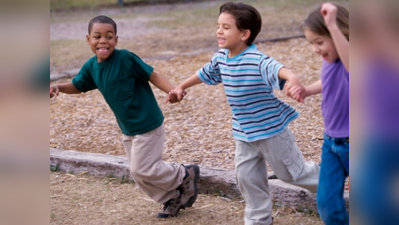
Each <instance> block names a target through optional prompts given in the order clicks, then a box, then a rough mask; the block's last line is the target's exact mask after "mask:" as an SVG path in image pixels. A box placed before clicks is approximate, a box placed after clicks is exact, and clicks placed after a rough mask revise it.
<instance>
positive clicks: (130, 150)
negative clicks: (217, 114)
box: [50, 16, 199, 218]
mask: <svg viewBox="0 0 399 225" xmlns="http://www.w3.org/2000/svg"><path fill="white" fill-rule="evenodd" d="M116 30H117V26H116V23H115V22H114V21H113V20H112V19H111V18H109V17H106V16H97V17H95V18H93V19H92V20H91V21H90V22H89V27H88V31H89V34H88V35H86V39H87V43H88V45H89V46H90V48H91V50H92V51H93V52H94V54H95V56H93V57H92V58H90V59H89V60H88V61H87V62H86V63H85V64H84V65H83V67H82V68H81V70H80V72H79V74H78V75H77V76H76V77H75V78H74V79H73V80H72V82H67V83H62V84H54V85H51V86H50V98H52V97H56V96H58V94H59V92H62V93H66V94H79V93H82V92H87V91H90V90H94V89H98V90H99V91H100V92H101V93H102V95H103V96H104V99H105V101H106V102H107V103H108V105H109V106H110V107H111V109H112V111H113V112H114V114H115V117H116V120H117V122H118V125H119V127H120V129H121V131H122V133H123V145H124V147H125V151H126V155H127V158H128V161H129V166H130V173H131V175H132V177H133V179H134V181H135V182H136V184H137V185H138V186H139V187H140V188H141V189H142V190H143V191H144V192H145V193H146V194H147V195H148V196H149V197H151V198H152V199H153V200H154V201H156V202H158V203H161V204H164V209H163V211H162V212H159V213H158V215H157V217H159V218H167V217H169V216H172V217H174V216H177V213H178V212H179V210H180V209H184V208H186V207H191V206H192V205H193V204H194V202H195V200H196V198H197V195H198V188H197V179H198V177H199V167H198V166H196V165H188V166H183V165H180V164H175V163H168V162H164V161H162V152H163V143H164V126H163V120H164V117H163V114H162V111H161V109H160V108H159V106H158V103H157V101H156V99H155V96H154V94H153V92H152V89H151V87H150V84H149V83H148V82H151V83H152V84H153V85H155V86H156V87H157V88H159V89H161V90H162V91H164V92H165V93H169V92H170V91H171V90H173V89H174V86H173V85H172V84H170V83H169V82H168V81H167V80H166V79H165V78H164V77H163V76H161V75H159V74H158V73H156V72H154V71H153V70H154V69H153V68H152V67H151V66H149V65H147V64H146V63H144V62H143V61H142V60H141V59H140V58H139V57H138V56H136V55H135V54H134V53H132V52H130V51H128V50H119V49H115V46H116V45H117V43H118V36H117V35H116ZM170 101H171V102H175V101H176V100H174V99H171V100H170Z"/></svg>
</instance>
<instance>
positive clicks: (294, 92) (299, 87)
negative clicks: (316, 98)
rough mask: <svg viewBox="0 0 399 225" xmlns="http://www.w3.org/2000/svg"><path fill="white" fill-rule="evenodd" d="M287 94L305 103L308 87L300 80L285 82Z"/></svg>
mask: <svg viewBox="0 0 399 225" xmlns="http://www.w3.org/2000/svg"><path fill="white" fill-rule="evenodd" d="M285 95H286V96H287V97H290V98H292V99H295V100H296V101H298V102H300V103H304V102H305V98H306V97H307V96H306V88H305V86H303V84H302V83H301V82H300V81H299V80H297V81H295V82H293V81H291V82H288V83H286V84H285Z"/></svg>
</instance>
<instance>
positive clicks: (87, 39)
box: [86, 34, 90, 45]
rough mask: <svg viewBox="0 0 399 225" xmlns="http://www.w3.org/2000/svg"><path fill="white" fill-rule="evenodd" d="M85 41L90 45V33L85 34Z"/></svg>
mask: <svg viewBox="0 0 399 225" xmlns="http://www.w3.org/2000/svg"><path fill="white" fill-rule="evenodd" d="M86 41H87V44H88V45H90V35H88V34H87V35H86Z"/></svg>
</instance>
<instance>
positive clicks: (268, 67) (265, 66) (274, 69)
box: [259, 56, 285, 90]
mask: <svg viewBox="0 0 399 225" xmlns="http://www.w3.org/2000/svg"><path fill="white" fill-rule="evenodd" d="M283 67H285V66H284V65H283V64H281V63H279V62H278V61H277V60H275V59H273V58H272V57H269V56H263V57H262V58H261V60H260V64H259V71H260V73H261V74H262V77H263V79H264V80H265V82H266V84H267V85H269V86H270V87H272V88H274V89H279V90H282V89H283V88H284V85H285V80H284V79H280V78H279V77H278V73H279V71H280V69H282V68H283Z"/></svg>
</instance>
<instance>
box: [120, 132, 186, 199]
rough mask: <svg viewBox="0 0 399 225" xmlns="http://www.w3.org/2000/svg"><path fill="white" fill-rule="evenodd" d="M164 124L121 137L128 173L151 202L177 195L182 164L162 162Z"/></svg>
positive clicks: (182, 172)
mask: <svg viewBox="0 0 399 225" xmlns="http://www.w3.org/2000/svg"><path fill="white" fill-rule="evenodd" d="M164 136H165V131H164V126H163V125H161V126H160V127H158V128H156V129H154V130H152V131H150V132H147V133H145V134H140V135H136V136H126V135H124V136H123V145H124V147H125V151H126V156H127V158H128V161H129V166H130V173H131V175H132V177H133V179H134V181H135V182H136V184H137V185H138V186H139V187H140V188H141V189H142V190H143V191H144V192H145V193H146V194H147V195H148V196H149V197H150V198H152V199H153V200H154V201H156V202H158V203H165V202H167V201H168V200H169V199H171V198H175V197H178V196H179V192H178V191H177V190H176V188H178V187H179V186H180V184H181V183H182V181H183V178H184V175H185V173H186V170H185V168H184V166H183V165H180V164H176V163H168V162H164V161H162V152H163V144H164Z"/></svg>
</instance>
